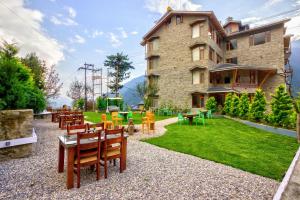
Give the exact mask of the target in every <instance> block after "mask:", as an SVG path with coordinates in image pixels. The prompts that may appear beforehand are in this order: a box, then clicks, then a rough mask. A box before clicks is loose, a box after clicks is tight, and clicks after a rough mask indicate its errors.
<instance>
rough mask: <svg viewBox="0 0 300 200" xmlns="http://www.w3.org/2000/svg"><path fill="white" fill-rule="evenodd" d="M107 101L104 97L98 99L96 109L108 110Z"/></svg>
mask: <svg viewBox="0 0 300 200" xmlns="http://www.w3.org/2000/svg"><path fill="white" fill-rule="evenodd" d="M106 104H107V102H106V99H105V98H103V97H97V99H96V107H97V108H98V110H106Z"/></svg>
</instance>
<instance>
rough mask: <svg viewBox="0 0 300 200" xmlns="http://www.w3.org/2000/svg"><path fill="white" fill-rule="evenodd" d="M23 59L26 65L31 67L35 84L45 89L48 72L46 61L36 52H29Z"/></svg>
mask: <svg viewBox="0 0 300 200" xmlns="http://www.w3.org/2000/svg"><path fill="white" fill-rule="evenodd" d="M21 61H22V63H23V64H24V65H26V66H27V67H28V68H29V69H31V72H32V74H33V81H34V83H35V85H36V86H37V87H38V88H39V89H41V90H44V89H45V84H46V83H45V79H46V72H47V68H46V65H45V62H44V61H42V60H41V59H39V57H37V55H36V54H35V53H30V54H27V55H26V57H25V58H22V59H21Z"/></svg>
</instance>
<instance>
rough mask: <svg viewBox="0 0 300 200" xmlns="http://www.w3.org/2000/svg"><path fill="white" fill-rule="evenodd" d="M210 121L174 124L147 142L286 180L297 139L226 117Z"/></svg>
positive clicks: (295, 149) (279, 179) (296, 146)
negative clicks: (285, 176)
mask: <svg viewBox="0 0 300 200" xmlns="http://www.w3.org/2000/svg"><path fill="white" fill-rule="evenodd" d="M206 121H207V124H206V126H202V125H199V126H189V125H178V124H171V125H168V126H166V128H167V132H166V133H165V134H164V135H163V136H161V137H157V138H151V139H146V140H143V141H145V142H147V143H150V144H153V145H157V146H159V147H163V148H166V149H170V150H173V151H177V152H181V153H186V154H190V155H194V156H197V157H200V158H204V159H207V160H212V161H215V162H219V163H223V164H226V165H230V166H232V167H235V168H239V169H242V170H244V171H248V172H251V173H254V174H258V175H261V176H265V177H269V178H272V179H275V180H278V181H281V180H282V178H283V176H284V174H285V172H286V171H287V169H288V167H289V165H290V163H291V161H292V159H293V157H294V155H295V153H296V151H297V148H298V144H297V141H296V140H295V138H292V137H288V136H283V135H278V134H274V133H270V132H267V131H264V130H260V129H257V128H253V127H250V126H247V125H245V124H241V123H239V122H236V121H233V120H230V119H225V118H218V119H210V120H206Z"/></svg>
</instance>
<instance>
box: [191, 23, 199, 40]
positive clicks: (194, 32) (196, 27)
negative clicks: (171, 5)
mask: <svg viewBox="0 0 300 200" xmlns="http://www.w3.org/2000/svg"><path fill="white" fill-rule="evenodd" d="M199 33H200V26H199V24H197V25H194V26H193V27H192V38H196V37H199V36H200V34H199Z"/></svg>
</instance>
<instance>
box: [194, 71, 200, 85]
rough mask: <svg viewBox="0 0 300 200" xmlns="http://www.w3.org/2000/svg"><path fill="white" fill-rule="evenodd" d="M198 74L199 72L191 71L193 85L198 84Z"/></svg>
mask: <svg viewBox="0 0 300 200" xmlns="http://www.w3.org/2000/svg"><path fill="white" fill-rule="evenodd" d="M199 79H200V72H199V71H193V84H199V83H200V80H199Z"/></svg>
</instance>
